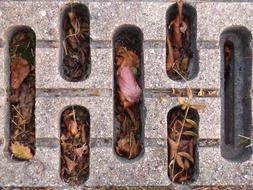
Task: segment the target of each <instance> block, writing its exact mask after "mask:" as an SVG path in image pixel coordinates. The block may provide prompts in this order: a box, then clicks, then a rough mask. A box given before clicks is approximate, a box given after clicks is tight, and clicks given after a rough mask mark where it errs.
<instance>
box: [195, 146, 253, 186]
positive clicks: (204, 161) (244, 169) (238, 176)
mask: <svg viewBox="0 0 253 190" xmlns="http://www.w3.org/2000/svg"><path fill="white" fill-rule="evenodd" d="M252 167H253V156H251V158H250V159H249V160H247V161H244V162H233V161H229V160H226V159H224V158H222V156H221V154H220V149H219V147H209V148H202V147H200V148H199V175H198V179H197V181H196V182H195V183H194V184H192V185H221V186H222V185H239V184H240V185H244V186H250V185H252V183H253V178H252V175H253V173H252Z"/></svg>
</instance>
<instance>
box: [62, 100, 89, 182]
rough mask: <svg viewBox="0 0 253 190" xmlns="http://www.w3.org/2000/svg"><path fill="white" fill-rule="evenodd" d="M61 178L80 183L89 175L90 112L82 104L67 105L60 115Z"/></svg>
mask: <svg viewBox="0 0 253 190" xmlns="http://www.w3.org/2000/svg"><path fill="white" fill-rule="evenodd" d="M60 127H61V137H60V143H61V178H62V180H64V181H65V182H66V183H69V184H71V185H80V184H81V183H83V182H84V181H85V180H87V178H88V175H89V159H90V148H89V142H90V114H89V111H88V110H87V109H86V108H84V107H82V106H77V105H75V106H69V107H67V108H66V109H65V110H64V111H63V112H62V115H61V126H60Z"/></svg>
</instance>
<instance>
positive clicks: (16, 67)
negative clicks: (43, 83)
mask: <svg viewBox="0 0 253 190" xmlns="http://www.w3.org/2000/svg"><path fill="white" fill-rule="evenodd" d="M29 72H30V66H29V63H28V61H27V60H26V59H24V58H22V57H16V58H13V59H12V60H11V88H12V89H17V88H19V87H20V85H21V83H22V82H23V81H24V79H25V78H26V77H27V76H28V74H29Z"/></svg>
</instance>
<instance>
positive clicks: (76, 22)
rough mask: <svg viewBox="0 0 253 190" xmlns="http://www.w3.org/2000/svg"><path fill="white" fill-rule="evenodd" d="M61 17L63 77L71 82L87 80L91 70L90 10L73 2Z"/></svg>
mask: <svg viewBox="0 0 253 190" xmlns="http://www.w3.org/2000/svg"><path fill="white" fill-rule="evenodd" d="M61 18H62V22H61V28H60V31H61V51H62V53H61V54H62V58H63V60H62V65H61V74H62V77H63V78H64V79H65V80H67V81H70V82H78V81H82V80H85V79H86V78H88V76H89V75H90V72H91V63H90V16H89V10H88V8H87V7H86V6H85V5H82V4H79V3H73V4H70V5H68V6H67V8H65V9H64V11H63V13H62V16H61Z"/></svg>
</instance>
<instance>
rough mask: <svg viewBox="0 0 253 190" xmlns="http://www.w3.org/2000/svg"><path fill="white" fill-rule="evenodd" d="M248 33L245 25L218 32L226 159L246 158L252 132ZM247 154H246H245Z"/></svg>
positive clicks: (222, 150)
mask: <svg viewBox="0 0 253 190" xmlns="http://www.w3.org/2000/svg"><path fill="white" fill-rule="evenodd" d="M251 38H252V37H251V34H250V32H249V31H248V30H247V29H246V28H244V27H231V28H228V29H226V30H225V31H224V32H223V33H222V34H221V40H220V46H221V55H222V59H221V60H222V62H221V64H222V68H223V76H221V77H222V78H224V80H223V82H222V85H223V91H224V93H223V96H222V120H223V121H222V130H221V138H222V143H221V153H222V155H223V157H224V158H227V159H246V158H247V157H248V156H249V155H250V154H251V148H247V145H249V144H250V141H249V140H248V139H247V138H245V137H250V135H251V123H252V119H251V98H250V90H251V79H252V76H251V75H252V74H251V69H252V52H251V48H250V42H251ZM247 155H248V156H247Z"/></svg>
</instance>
